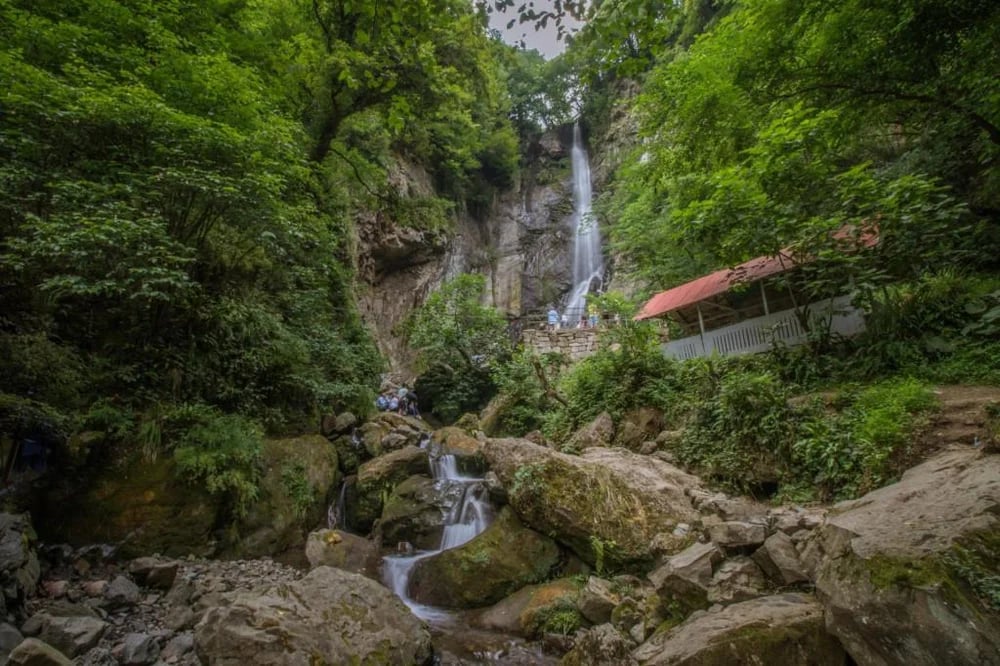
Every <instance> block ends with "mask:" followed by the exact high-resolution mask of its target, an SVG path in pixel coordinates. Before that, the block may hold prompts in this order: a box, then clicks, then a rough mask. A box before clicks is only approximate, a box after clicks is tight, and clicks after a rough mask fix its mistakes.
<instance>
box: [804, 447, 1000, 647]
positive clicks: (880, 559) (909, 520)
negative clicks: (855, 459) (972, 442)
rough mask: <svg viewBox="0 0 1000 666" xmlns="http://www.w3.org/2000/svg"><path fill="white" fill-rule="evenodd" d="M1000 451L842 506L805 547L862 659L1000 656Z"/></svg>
mask: <svg viewBox="0 0 1000 666" xmlns="http://www.w3.org/2000/svg"><path fill="white" fill-rule="evenodd" d="M998 553H1000V457H997V456H994V455H985V454H983V453H981V452H978V451H975V450H971V449H966V450H956V451H949V452H946V453H943V454H940V455H938V456H936V457H934V458H932V459H930V460H928V461H927V462H925V463H923V464H922V465H919V466H917V467H914V468H913V469H911V470H909V471H908V472H907V473H906V474H904V475H903V478H902V479H901V480H900V481H899V483H895V484H893V485H891V486H887V487H885V488H881V489H879V490H876V491H874V492H871V493H869V494H867V495H865V496H864V497H861V498H859V499H857V500H853V501H849V502H843V503H841V504H838V505H836V506H835V507H834V508H833V509H832V510H831V511H830V512H829V513H828V514H827V519H826V523H825V524H824V525H823V526H822V527H821V528H820V529H819V532H818V534H817V537H816V538H815V539H813V540H811V541H810V542H809V544H808V546H807V547H806V548H805V550H804V551H803V559H804V561H805V562H806V564H807V566H809V567H811V569H812V571H813V572H814V573H815V577H816V592H817V596H818V597H819V599H820V600H821V601H822V602H823V604H824V606H825V607H826V623H827V628H828V630H829V631H830V632H831V633H832V634H834V635H835V636H837V637H838V638H839V639H840V641H841V642H842V643H843V644H844V647H845V648H846V649H847V651H848V653H850V655H851V657H853V658H854V660H855V661H856V662H857V663H859V664H882V663H905V664H943V663H950V664H984V663H994V662H996V660H997V655H1000V596H998V594H997V588H996V581H997V580H1000V556H998Z"/></svg>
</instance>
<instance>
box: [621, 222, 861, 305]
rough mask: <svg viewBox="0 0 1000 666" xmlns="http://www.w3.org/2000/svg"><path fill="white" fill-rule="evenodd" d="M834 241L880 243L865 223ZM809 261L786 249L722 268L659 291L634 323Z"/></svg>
mask: <svg viewBox="0 0 1000 666" xmlns="http://www.w3.org/2000/svg"><path fill="white" fill-rule="evenodd" d="M833 238H835V239H838V240H843V241H847V242H848V244H849V245H850V244H853V245H854V247H857V246H858V245H860V246H861V247H874V246H875V245H877V244H878V242H879V233H878V226H877V224H875V223H871V222H865V223H863V224H861V225H859V226H857V227H855V226H853V225H846V226H844V227H842V228H841V229H838V230H837V231H836V232H834V234H833ZM810 260H811V259H808V258H806V259H804V261H796V260H795V259H794V258H792V254H791V250H790V249H788V248H786V249H784V250H782V251H781V252H779V253H778V254H777V255H775V256H773V257H772V256H765V257H757V258H756V259H751V260H750V261H747V262H744V263H742V264H740V265H739V266H736V267H735V268H723V269H722V270H718V271H715V272H714V273H710V274H708V275H705V276H703V277H700V278H698V279H697V280H692V281H691V282H686V283H684V284H682V285H680V286H677V287H674V288H673V289H668V290H667V291H661V292H660V293H658V294H657V295H656V296H653V297H652V298H651V299H649V300H648V301H647V302H646V304H645V305H644V306H642V310H640V311H639V314H637V315H636V316H635V317H634V319H636V320H637V321H638V320H640V319H649V318H651V317H658V316H660V315H664V314H667V313H668V312H674V311H675V310H680V309H681V308H684V307H687V306H689V305H694V304H695V303H698V302H700V301H704V300H705V299H707V298H711V297H712V296H716V295H718V294H721V293H723V292H726V291H729V289H731V288H732V287H734V286H736V285H738V284H748V283H750V282H756V281H757V280H760V279H763V278H766V277H767V276H769V275H777V274H778V273H784V272H785V271H788V270H791V269H793V268H795V266H797V265H798V264H799V263H806V262H808V261H810Z"/></svg>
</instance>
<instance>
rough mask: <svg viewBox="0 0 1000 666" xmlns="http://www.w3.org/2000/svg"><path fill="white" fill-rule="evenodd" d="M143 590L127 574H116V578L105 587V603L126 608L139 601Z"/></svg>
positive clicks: (112, 606) (109, 605)
mask: <svg viewBox="0 0 1000 666" xmlns="http://www.w3.org/2000/svg"><path fill="white" fill-rule="evenodd" d="M140 596H141V592H140V591H139V586H138V585H136V584H135V583H133V582H132V581H130V580H129V579H128V578H126V577H125V576H121V575H119V576H115V579H114V580H112V581H111V582H110V583H108V586H107V587H106V588H104V600H105V605H106V606H108V607H109V608H126V607H129V606H134V605H136V604H137V603H139V597H140Z"/></svg>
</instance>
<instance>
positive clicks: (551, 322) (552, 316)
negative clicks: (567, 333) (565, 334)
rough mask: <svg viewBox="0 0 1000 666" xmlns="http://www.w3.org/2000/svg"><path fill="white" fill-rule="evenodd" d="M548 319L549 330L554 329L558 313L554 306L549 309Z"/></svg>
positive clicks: (556, 325) (557, 325) (557, 323)
mask: <svg viewBox="0 0 1000 666" xmlns="http://www.w3.org/2000/svg"><path fill="white" fill-rule="evenodd" d="M548 320H549V330H550V331H554V330H556V328H558V327H559V313H558V312H557V311H556V309H555V308H550V309H549V314H548Z"/></svg>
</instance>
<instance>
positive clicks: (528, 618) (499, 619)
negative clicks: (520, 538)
mask: <svg viewBox="0 0 1000 666" xmlns="http://www.w3.org/2000/svg"><path fill="white" fill-rule="evenodd" d="M582 588H583V584H582V583H580V582H579V581H578V580H574V579H572V578H560V579H557V580H553V581H549V582H547V583H541V584H539V585H528V586H526V587H522V588H521V589H520V590H518V591H517V592H515V593H514V594H512V595H510V596H509V597H506V598H505V599H503V600H501V601H500V602H499V603H497V604H494V605H493V606H491V607H489V608H486V609H484V610H482V611H480V612H478V613H476V614H475V615H474V616H473V618H472V620H471V621H472V623H473V624H474V625H475V626H477V627H481V628H483V629H489V630H492V631H500V632H503V633H509V634H515V635H520V636H524V637H526V638H538V637H540V636H542V635H543V634H546V633H554V634H562V635H564V636H568V635H571V634H573V633H574V632H575V631H576V630H577V629H579V628H581V627H583V626H586V625H587V624H588V622H587V620H586V619H585V618H584V617H583V615H582V614H581V613H580V610H579V608H578V601H579V598H580V591H581V589H582Z"/></svg>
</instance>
